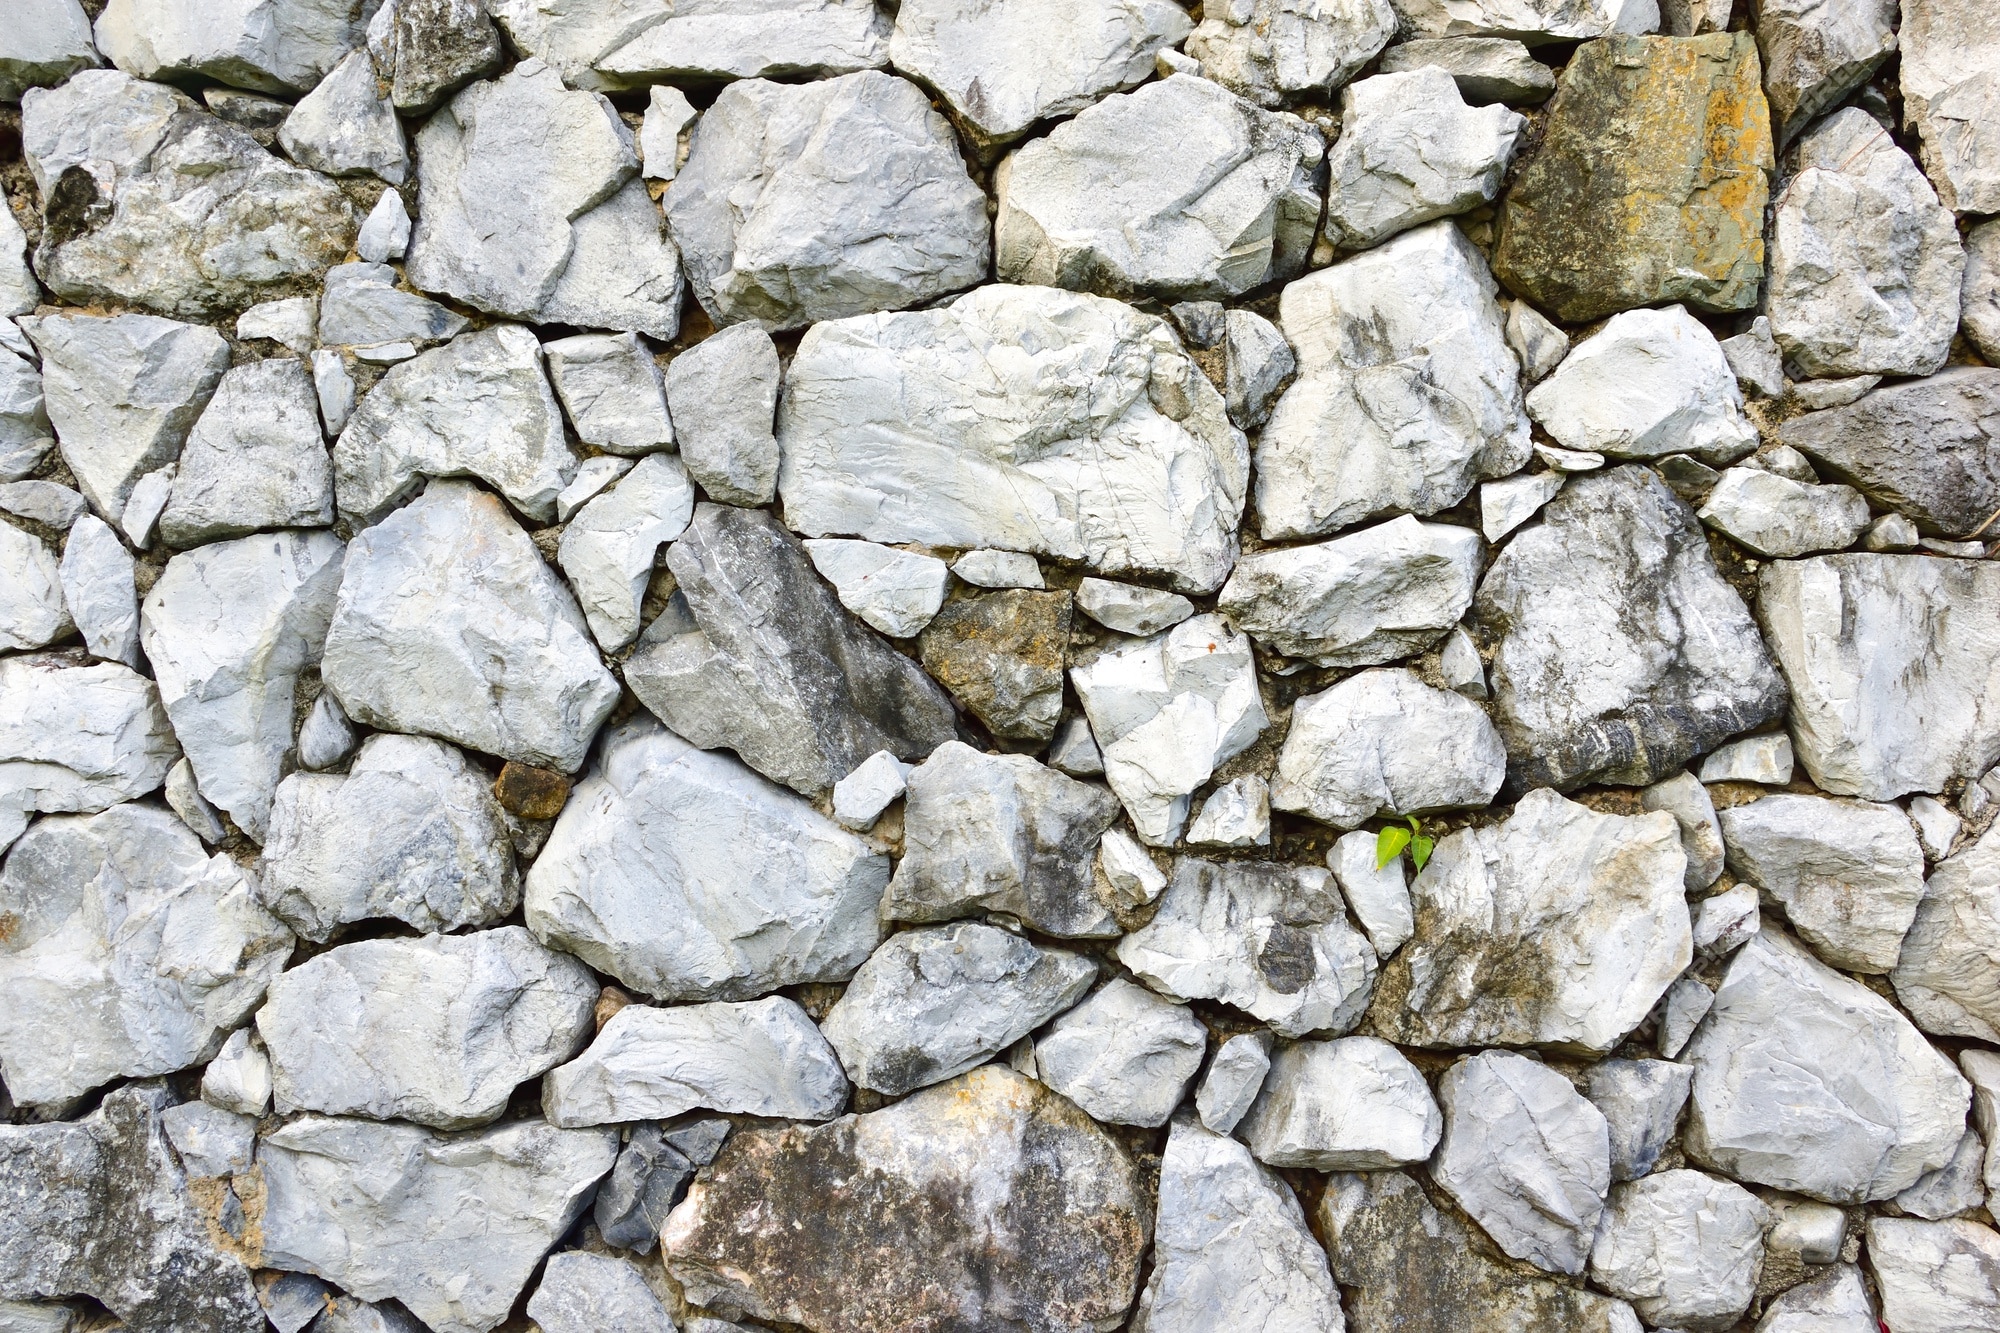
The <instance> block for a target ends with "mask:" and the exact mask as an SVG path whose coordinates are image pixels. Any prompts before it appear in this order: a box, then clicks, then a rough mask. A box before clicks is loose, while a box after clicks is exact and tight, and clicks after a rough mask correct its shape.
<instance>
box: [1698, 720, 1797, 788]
mask: <svg viewBox="0 0 2000 1333" xmlns="http://www.w3.org/2000/svg"><path fill="white" fill-rule="evenodd" d="M1792 758H1793V751H1792V738H1791V737H1790V736H1788V735H1787V734H1785V733H1784V732H1782V731H1772V732H1765V733H1764V734H1763V735H1761V736H1746V737H1744V738H1743V739H1742V740H1740V741H1731V742H1730V743H1729V744H1727V745H1723V746H1718V747H1717V748H1716V749H1715V750H1713V751H1711V752H1710V753H1709V754H1708V756H1707V757H1706V758H1704V759H1703V760H1702V761H1701V780H1702V781H1703V782H1755V783H1759V784H1761V785H1763V786H1766V787H1782V786H1784V785H1785V784H1787V783H1789V782H1790V781H1791V780H1792Z"/></svg>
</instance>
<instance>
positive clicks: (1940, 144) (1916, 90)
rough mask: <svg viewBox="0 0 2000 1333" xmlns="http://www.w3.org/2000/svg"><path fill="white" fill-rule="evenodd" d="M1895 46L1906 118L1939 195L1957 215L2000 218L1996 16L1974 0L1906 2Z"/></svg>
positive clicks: (1999, 20) (1999, 35)
mask: <svg viewBox="0 0 2000 1333" xmlns="http://www.w3.org/2000/svg"><path fill="white" fill-rule="evenodd" d="M1896 44H1897V48H1898V50H1900V52H1901V53H1902V54H1901V57H1900V62H1899V67H1898V71H1897V79H1898V83H1899V85H1900V89H1901V92H1902V94H1903V115H1904V119H1905V120H1906V121H1907V122H1908V123H1910V124H1912V125H1913V126H1914V127H1915V128H1916V129H1917V130H1918V131H1919V132H1920V133H1921V135H1922V146H1923V159H1924V169H1925V171H1926V172H1928V173H1929V175H1930V178H1931V183H1932V184H1933V185H1935V186H1936V187H1937V192H1938V197H1939V198H1940V199H1941V200H1942V201H1943V202H1944V205H1945V207H1947V208H1950V209H1952V210H1954V211H1955V212H1958V213H2000V132H1996V130H1995V128H1994V124H1995V111H1996V110H2000V17H1996V16H1995V15H1994V14H1993V12H1992V11H1991V10H1989V9H1987V8H1986V7H1985V6H1984V5H1981V4H1979V3H1977V2H1976V0H1975V2H1974V3H1966V0H1927V2H1926V3H1911V4H1909V5H1908V8H1907V9H1906V11H1905V12H1904V15H1903V21H1902V24H1901V25H1900V27H1899V29H1898V32H1897V38H1896Z"/></svg>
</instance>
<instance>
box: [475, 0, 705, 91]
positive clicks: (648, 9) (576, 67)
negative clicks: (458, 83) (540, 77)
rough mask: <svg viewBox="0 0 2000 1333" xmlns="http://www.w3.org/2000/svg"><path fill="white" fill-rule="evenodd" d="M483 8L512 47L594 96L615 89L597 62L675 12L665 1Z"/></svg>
mask: <svg viewBox="0 0 2000 1333" xmlns="http://www.w3.org/2000/svg"><path fill="white" fill-rule="evenodd" d="M485 7H486V9H487V10H488V11H489V12H490V13H491V14H492V15H493V18H494V19H495V20H496V21H497V22H498V23H499V25H500V27H501V29H502V30H503V31H505V33H506V34H507V39H508V42H509V44H510V45H511V46H512V47H513V49H515V50H517V51H519V52H520V53H521V54H522V55H524V56H532V57H534V58H536V59H538V60H541V61H543V62H545V63H546V64H548V65H549V66H551V67H553V68H554V69H555V70H556V71H557V72H559V73H560V74H561V75H562V77H563V81H564V82H565V83H567V84H568V85H569V86H570V87H572V88H583V89H587V90H589V91H592V92H598V91H603V90H605V89H607V88H609V87H612V86H614V85H613V84H612V82H611V81H610V80H608V79H607V78H606V77H605V76H604V75H603V74H601V73H599V72H598V71H597V70H596V69H595V68H594V66H595V65H596V64H597V62H598V61H600V60H602V59H603V58H604V57H605V56H607V55H609V54H611V53H612V52H613V51H616V50H617V49H618V48H619V47H621V46H623V45H624V44H625V43H627V42H629V41H631V40H632V39H633V38H635V37H637V36H639V35H640V34H641V33H644V32H645V31H646V30H647V29H649V28H652V27H654V26H656V25H658V24H660V23H663V22H665V21H666V20H667V18H668V17H669V16H671V15H672V14H673V13H674V12H675V7H674V6H673V5H671V4H668V3H666V2H665V0H583V3H575V2H574V0H572V3H569V4H564V5H549V4H542V3H538V0H487V3H486V6H485Z"/></svg>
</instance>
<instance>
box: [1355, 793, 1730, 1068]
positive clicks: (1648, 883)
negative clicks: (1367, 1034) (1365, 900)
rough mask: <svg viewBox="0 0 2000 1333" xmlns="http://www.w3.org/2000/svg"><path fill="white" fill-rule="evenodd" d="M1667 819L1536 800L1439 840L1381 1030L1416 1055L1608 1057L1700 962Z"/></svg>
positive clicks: (1420, 880) (1681, 861)
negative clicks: (1420, 1049)
mask: <svg viewBox="0 0 2000 1333" xmlns="http://www.w3.org/2000/svg"><path fill="white" fill-rule="evenodd" d="M1685 865H1686V856H1685V854H1684V853H1683V852H1682V851H1681V844H1680V829H1679V827H1678V826H1677V825H1676V824H1675V822H1674V820H1673V817H1672V816H1670V815H1667V814H1665V813H1663V812H1659V811H1655V812H1654V813H1652V814H1646V815H1631V816H1627V815H1605V814H1598V813H1596V812H1595V811H1593V810H1590V809H1588V808H1586V807H1584V806H1581V805H1577V804H1576V803H1574V802H1572V801H1568V800H1565V799H1564V798H1562V797H1561V796H1558V795H1556V794H1555V793H1554V792H1552V791H1548V790H1546V789H1541V790H1537V791H1532V792H1529V793H1528V794H1527V795H1526V796H1524V797H1522V798H1521V801H1520V804H1518V805H1516V806H1515V807H1514V813H1513V814H1511V815H1510V816H1508V818H1507V819H1506V820H1504V821H1503V822H1501V823H1498V824H1493V825H1489V826H1487V827H1485V828H1472V829H1465V830H1463V831H1460V832H1457V833H1452V834H1449V835H1448V836H1446V837H1444V838H1442V839H1440V840H1439V841H1438V844H1437V848H1436V850H1434V851H1433V852H1432V853H1431V858H1430V861H1429V863H1428V864H1427V865H1425V866H1424V868H1423V870H1422V872H1421V873H1419V874H1418V875H1417V877H1416V879H1415V880H1414V881H1413V882H1412V883H1411V885H1410V896H1411V898H1412V899H1413V900H1414V902H1415V906H1416V934H1415V935H1414V936H1413V937H1412V938H1411V940H1410V942H1409V943H1407V944H1405V945H1404V946H1403V949H1402V951H1401V952H1400V953H1398V954H1397V955H1396V956H1395V957H1394V958H1393V959H1391V960H1389V962H1388V963H1386V964H1384V966H1383V972H1382V978H1381V981H1380V983H1379V984H1378V985H1377V987H1376V996H1377V1002H1376V1004H1375V1007H1374V1019H1375V1024H1376V1031H1377V1032H1378V1034H1379V1035H1381V1036H1383V1037H1386V1038H1388V1039H1389V1040H1390V1041H1394V1042H1398V1043H1401V1044H1405V1045H1414V1046H1442V1047H1465V1046H1485V1045H1508V1046H1531V1045H1552V1046H1561V1047H1568V1048H1580V1049H1583V1050H1588V1051H1597V1052H1603V1051H1608V1050H1610V1049H1611V1048H1612V1047H1614V1046H1616V1045H1617V1044H1618V1043H1619V1041H1621V1040H1622V1039H1623V1038H1624V1037H1625V1035H1626V1034H1627V1033H1629V1032H1631V1030H1632V1029H1633V1028H1635V1027H1637V1026H1638V1025H1639V1023H1640V1021H1641V1020H1642V1019H1644V1018H1645V1016H1646V1015H1647V1014H1648V1013H1649V1012H1650V1011H1651V1010H1652V1008H1653V1005H1654V1004H1655V1003H1657V1002H1658V1000H1659V998H1660V996H1661V995H1663V994H1665V993H1666V989H1667V987H1668V986H1669V985H1671V984H1672V983H1673V981H1674V978H1676V977H1677V976H1679V975H1680V974H1681V972H1682V970H1683V969H1685V968H1686V967H1687V965H1688V964H1689V963H1690V962H1692V961H1693V959H1694V936H1693V929H1692V927H1691V925H1690V924H1689V921H1688V909H1687V902H1686V899H1685V898H1684V897H1683V896H1682V888H1681V879H1682V875H1683V870H1684V867H1685Z"/></svg>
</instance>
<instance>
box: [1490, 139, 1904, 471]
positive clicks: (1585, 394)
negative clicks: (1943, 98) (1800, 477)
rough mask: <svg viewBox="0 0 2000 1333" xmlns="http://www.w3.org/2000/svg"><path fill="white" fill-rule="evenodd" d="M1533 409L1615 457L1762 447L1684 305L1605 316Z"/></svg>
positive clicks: (1722, 363)
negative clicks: (1603, 322) (1602, 324)
mask: <svg viewBox="0 0 2000 1333" xmlns="http://www.w3.org/2000/svg"><path fill="white" fill-rule="evenodd" d="M1870 123H1871V124H1872V123H1873V122H1870ZM1528 414H1529V415H1530V416H1532V417H1533V418H1534V419H1535V420H1536V421H1537V422H1538V423H1540V425H1541V426H1542V428H1543V429H1544V430H1546V431H1548V433H1549V434H1550V435H1551V436H1553V437H1554V438H1555V440H1556V443H1558V444H1560V445H1562V446H1563V447H1564V448H1566V449H1581V450H1585V451H1587V452H1590V453H1599V454H1603V455H1604V456H1605V457H1607V458H1659V457H1662V456H1664V455H1666V454H1693V455H1695V456H1696V457H1698V458H1701V459H1703V460H1705V461H1707V462H1711V463H1726V462H1733V461H1734V460H1735V459H1737V458H1740V457H1742V456H1743V455H1744V454H1746V453H1748V452H1750V450H1752V449H1754V448H1756V447H1757V428H1756V427H1755V426H1752V425H1751V424H1750V421H1749V418H1747V417H1745V416H1744V415H1743V391H1742V390H1741V389H1740V388H1738V387H1737V384H1736V373H1735V372H1734V371H1733V370H1731V369H1730V368H1729V359H1728V358H1727V357H1725V356H1724V355H1723V352H1722V345H1721V344H1720V343H1718V342H1717V341H1716V340H1715V335H1714V334H1712V333H1710V332H1709V331H1708V327H1707V326H1706V325H1704V324H1703V323H1702V322H1701V321H1700V320H1698V319H1696V318H1695V317H1694V316H1693V315H1690V314H1689V313H1688V312H1687V310H1686V308H1685V307H1683V306H1677V305H1675V306H1668V307H1666V308H1665V309H1664V310H1627V311H1625V312H1624V313H1622V314H1617V315H1613V316H1612V317H1611V318H1610V319H1609V320H1606V321H1605V324H1604V327H1603V328H1601V329H1599V330H1598V331H1597V332H1596V333H1593V334H1592V335H1591V336H1590V337H1588V338H1585V339H1584V340H1583V341H1582V342H1580V343H1578V344H1577V345H1576V347H1575V348H1574V349H1573V350H1572V351H1571V352H1570V354H1569V355H1568V356H1566V357H1564V358H1563V360H1562V364H1561V365H1559V366H1557V367H1556V370H1555V373H1554V374H1553V375H1550V376H1549V377H1548V378H1547V379H1545V380H1543V381H1542V382H1541V383H1540V384H1537V385H1536V386H1535V387H1534V388H1533V389H1531V390H1529V392H1528Z"/></svg>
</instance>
